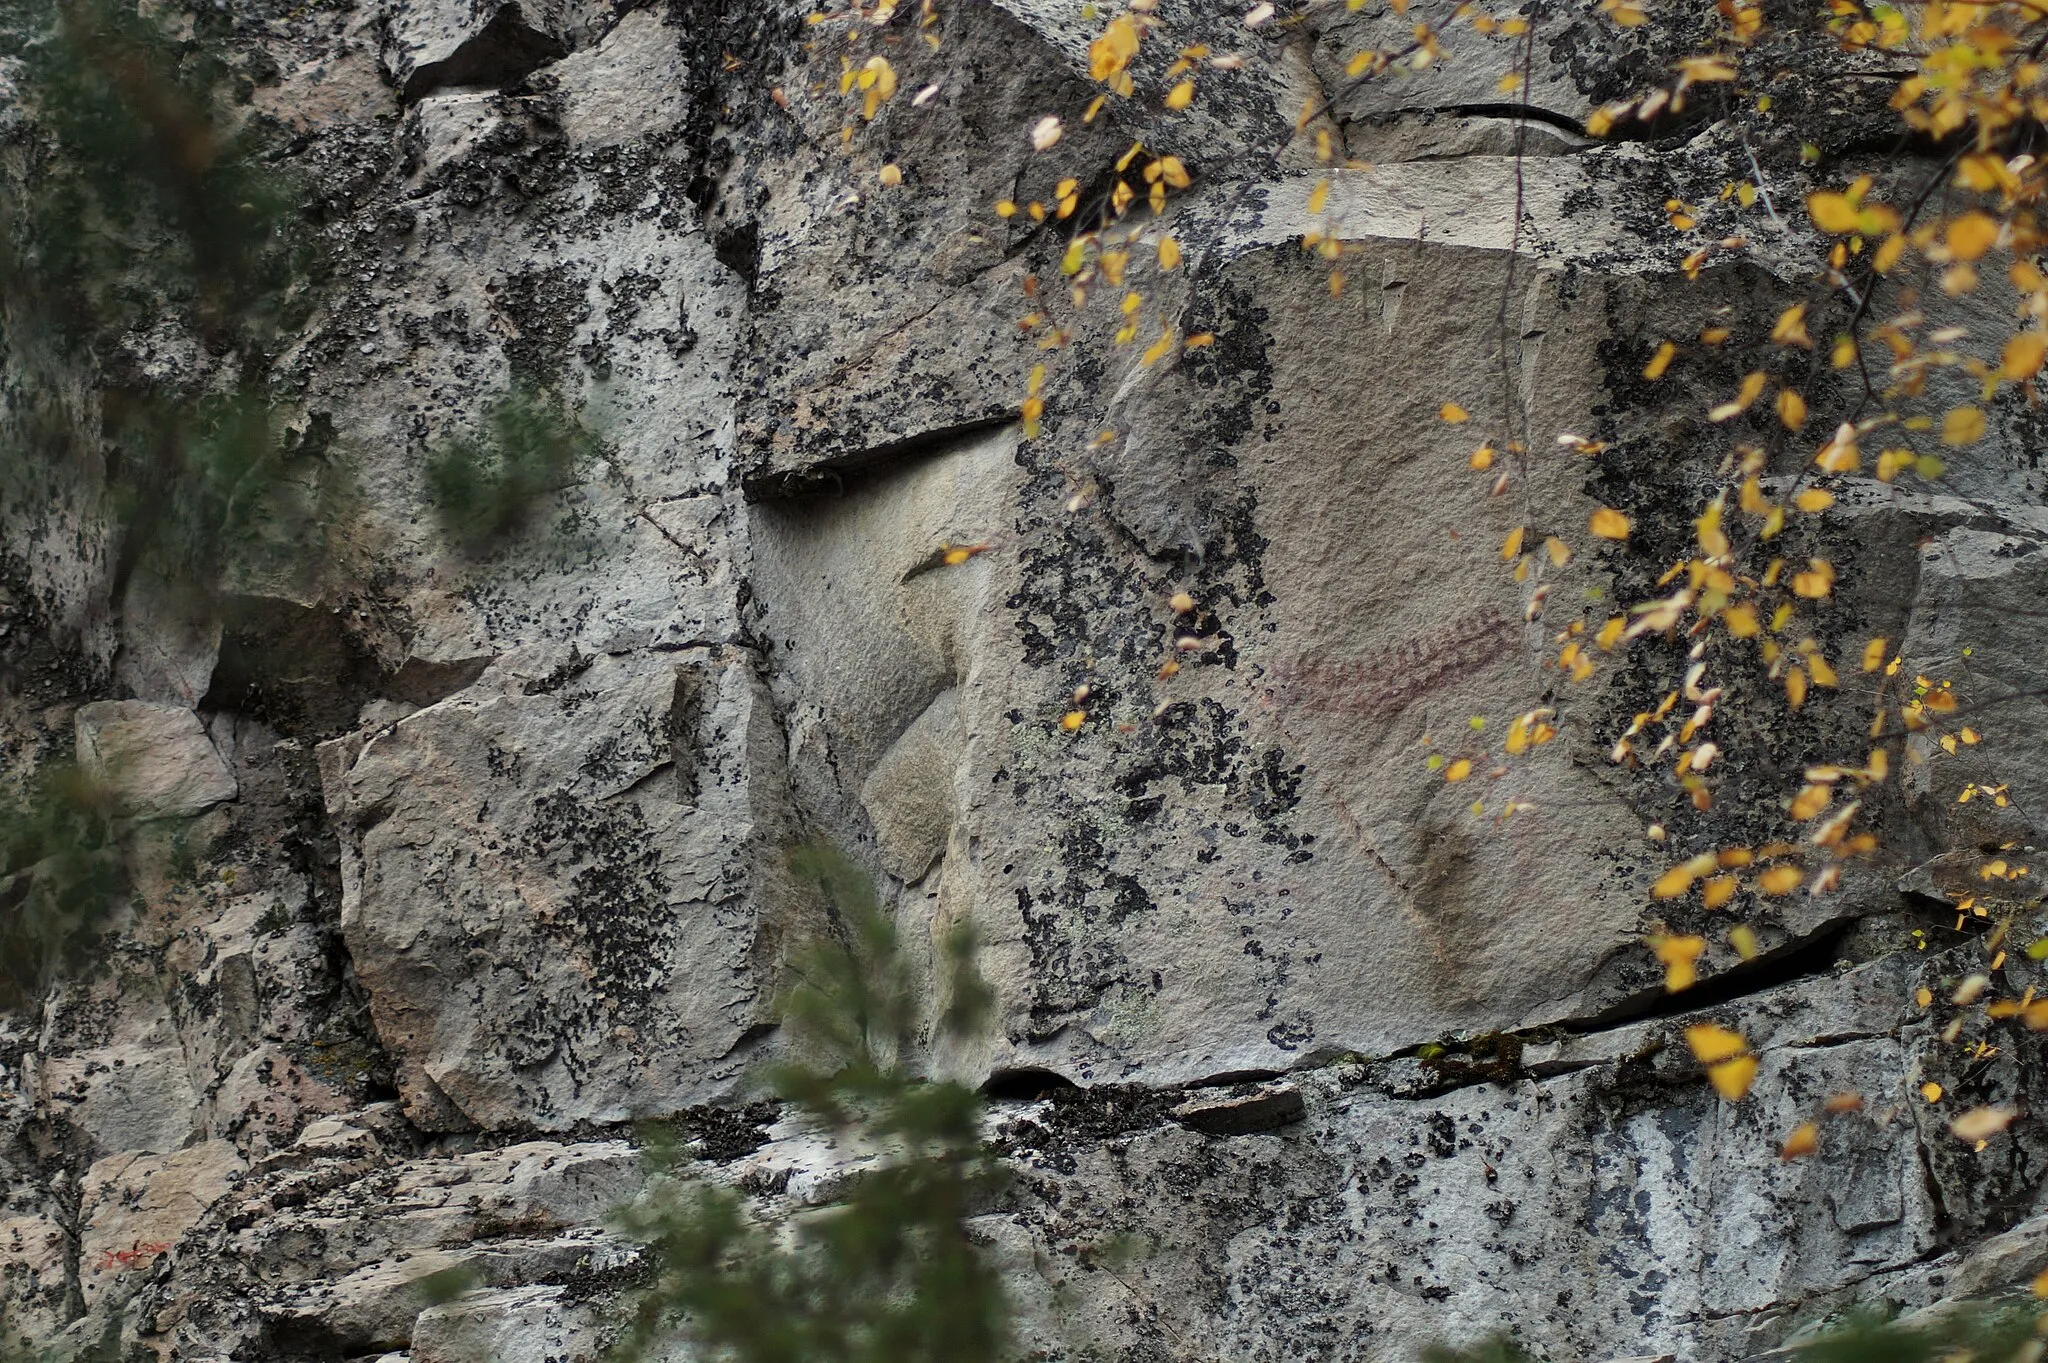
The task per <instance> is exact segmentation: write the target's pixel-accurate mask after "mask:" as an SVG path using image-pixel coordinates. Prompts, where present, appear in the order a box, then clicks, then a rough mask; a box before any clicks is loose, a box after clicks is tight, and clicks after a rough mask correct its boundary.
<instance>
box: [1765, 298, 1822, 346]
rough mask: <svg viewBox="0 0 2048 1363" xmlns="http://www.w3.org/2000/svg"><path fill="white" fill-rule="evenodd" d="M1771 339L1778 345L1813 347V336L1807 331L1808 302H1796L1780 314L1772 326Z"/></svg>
mask: <svg viewBox="0 0 2048 1363" xmlns="http://www.w3.org/2000/svg"><path fill="white" fill-rule="evenodd" d="M1771 341H1772V342H1773V343H1774V344H1776V345H1796V346H1805V347H1806V348H1807V349H1809V350H1810V349H1812V348H1813V337H1811V336H1809V335H1807V333H1806V304H1804V303H1794V304H1793V305H1792V306H1791V307H1789V308H1787V309H1785V310H1784V311H1783V312H1781V313H1779V314H1778V320H1777V321H1776V322H1775V323H1774V324H1772V326H1771Z"/></svg>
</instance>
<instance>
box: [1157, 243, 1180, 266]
mask: <svg viewBox="0 0 2048 1363" xmlns="http://www.w3.org/2000/svg"><path fill="white" fill-rule="evenodd" d="M1179 265H1180V243H1179V242H1178V241H1176V240H1174V239H1173V238H1172V237H1163V238H1161V239H1160V242H1159V268H1160V269H1162V270H1172V269H1177V268H1178V267H1179Z"/></svg>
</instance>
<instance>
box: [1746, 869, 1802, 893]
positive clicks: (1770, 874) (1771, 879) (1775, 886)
mask: <svg viewBox="0 0 2048 1363" xmlns="http://www.w3.org/2000/svg"><path fill="white" fill-rule="evenodd" d="M1805 878H1806V877H1805V875H1804V873H1803V872H1801V871H1800V869H1799V868H1798V867H1797V866H1788V865H1780V866H1773V867H1771V868H1770V869H1769V870H1767V871H1765V872H1764V873H1763V874H1762V875H1760V876H1758V877H1757V878H1756V887H1757V888H1758V889H1759V890H1762V891H1763V892H1764V893H1765V894H1768V895H1788V894H1791V893H1792V892H1793V891H1794V890H1796V889H1798V888H1799V882H1800V881H1801V880H1804V879H1805Z"/></svg>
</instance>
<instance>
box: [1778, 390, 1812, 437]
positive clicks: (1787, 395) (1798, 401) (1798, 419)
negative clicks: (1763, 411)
mask: <svg viewBox="0 0 2048 1363" xmlns="http://www.w3.org/2000/svg"><path fill="white" fill-rule="evenodd" d="M1777 406H1778V420H1779V421H1781V422H1783V423H1784V425H1785V429H1786V430H1788V431H1796V430H1798V429H1799V428H1800V427H1801V426H1804V425H1805V424H1806V399H1805V398H1803V397H1801V396H1800V395H1799V394H1798V393H1796V392H1794V391H1793V390H1792V389H1790V388H1787V389H1785V390H1784V391H1783V392H1781V393H1779V394H1778V403H1777Z"/></svg>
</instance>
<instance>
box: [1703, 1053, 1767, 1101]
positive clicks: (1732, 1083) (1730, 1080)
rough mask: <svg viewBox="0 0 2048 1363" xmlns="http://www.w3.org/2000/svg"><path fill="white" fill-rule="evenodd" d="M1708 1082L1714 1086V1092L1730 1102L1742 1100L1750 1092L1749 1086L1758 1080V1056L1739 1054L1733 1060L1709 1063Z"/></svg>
mask: <svg viewBox="0 0 2048 1363" xmlns="http://www.w3.org/2000/svg"><path fill="white" fill-rule="evenodd" d="M1707 1082H1708V1083H1710V1084H1712V1085H1713V1086H1714V1092H1716V1093H1718V1094H1720V1095H1721V1096H1722V1097H1723V1098H1725V1099H1727V1100H1728V1101H1729V1102H1731V1103H1735V1102H1740V1101H1741V1100H1742V1098H1743V1095H1745V1094H1747V1093H1748V1092H1749V1086H1750V1085H1751V1084H1753V1083H1755V1082H1756V1057H1755V1056H1753V1055H1738V1056H1736V1057H1735V1058H1734V1059H1733V1060H1723V1061H1722V1062H1721V1063H1720V1064H1718V1065H1709V1066H1708V1067H1707Z"/></svg>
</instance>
